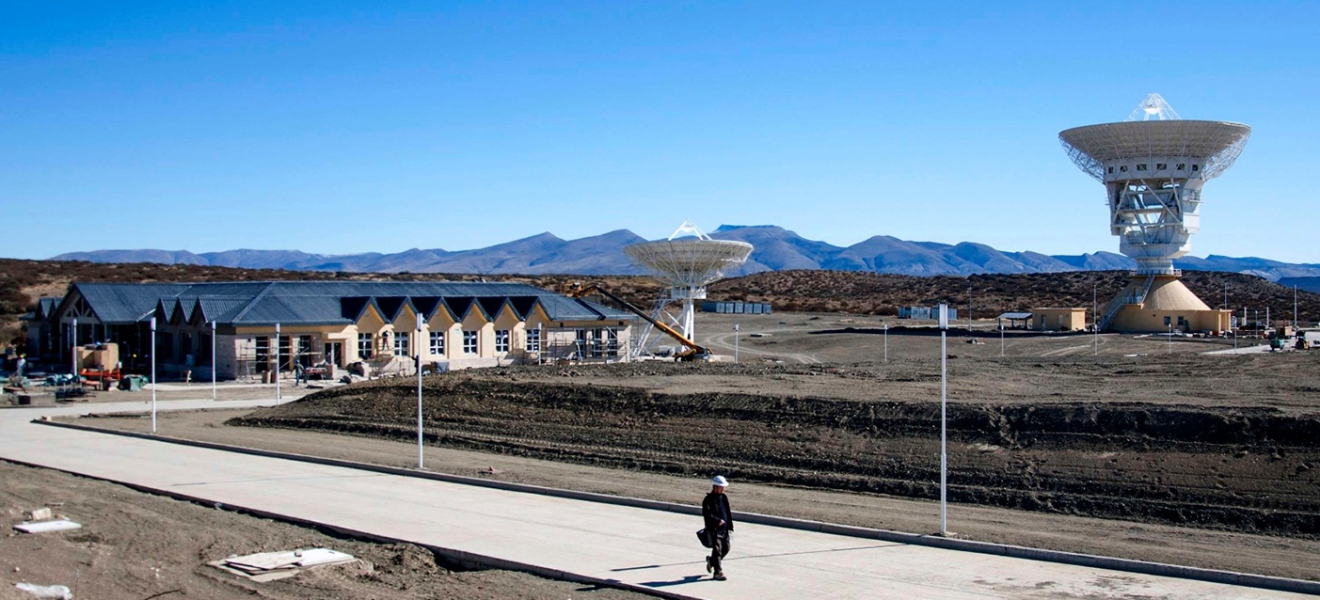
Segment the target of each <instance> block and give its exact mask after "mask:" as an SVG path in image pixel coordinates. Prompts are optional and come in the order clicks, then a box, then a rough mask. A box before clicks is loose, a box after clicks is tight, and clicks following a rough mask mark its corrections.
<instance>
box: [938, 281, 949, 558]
mask: <svg viewBox="0 0 1320 600" xmlns="http://www.w3.org/2000/svg"><path fill="white" fill-rule="evenodd" d="M948 329H949V306H948V305H947V304H940V535H942V536H947V535H949V520H948V514H949V504H948V503H949V494H948V488H949V436H948V400H947V392H948V369H947V363H948V356H949V355H948V352H947V351H946V346H945V345H946V343H947V342H946V336H947V334H948Z"/></svg>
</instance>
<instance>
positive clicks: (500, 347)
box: [495, 329, 509, 352]
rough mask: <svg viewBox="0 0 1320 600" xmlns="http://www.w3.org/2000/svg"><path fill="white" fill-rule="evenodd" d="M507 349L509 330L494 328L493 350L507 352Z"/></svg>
mask: <svg viewBox="0 0 1320 600" xmlns="http://www.w3.org/2000/svg"><path fill="white" fill-rule="evenodd" d="M508 351H509V330H508V329H496V330H495V352H508Z"/></svg>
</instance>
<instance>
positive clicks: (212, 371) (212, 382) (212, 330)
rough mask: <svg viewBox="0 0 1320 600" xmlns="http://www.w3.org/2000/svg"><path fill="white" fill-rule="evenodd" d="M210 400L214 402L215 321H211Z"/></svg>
mask: <svg viewBox="0 0 1320 600" xmlns="http://www.w3.org/2000/svg"><path fill="white" fill-rule="evenodd" d="M211 399H212V400H215V399H216V395H215V321H211Z"/></svg>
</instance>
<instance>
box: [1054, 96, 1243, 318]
mask: <svg viewBox="0 0 1320 600" xmlns="http://www.w3.org/2000/svg"><path fill="white" fill-rule="evenodd" d="M1250 136H1251V128H1250V127H1248V126H1246V125H1243V124H1241V123H1229V122H1225V121H1197V120H1184V119H1181V118H1180V117H1179V116H1178V113H1177V112H1175V111H1174V110H1173V107H1171V106H1169V103H1168V102H1165V101H1164V98H1163V97H1161V96H1160V95H1159V94H1151V95H1149V96H1147V97H1146V99H1145V100H1142V102H1141V104H1139V105H1138V106H1137V108H1136V109H1135V110H1133V111H1132V114H1131V115H1129V116H1128V118H1127V120H1126V121H1123V122H1120V123H1101V124H1098V125H1087V126H1085V127H1075V128H1073V129H1068V130H1065V131H1063V132H1061V133H1059V142H1060V143H1061V144H1063V148H1064V150H1065V151H1067V153H1068V158H1071V159H1072V161H1073V163H1074V164H1076V165H1077V167H1078V168H1080V169H1081V170H1082V171H1083V172H1085V173H1086V174H1087V175H1090V176H1091V177H1094V178H1095V179H1096V180H1097V181H1099V182H1101V183H1103V184H1104V185H1105V192H1106V195H1107V197H1108V204H1109V230H1110V232H1111V233H1113V234H1114V235H1116V236H1118V237H1119V251H1120V252H1122V253H1123V254H1125V255H1127V256H1129V257H1132V258H1133V259H1134V260H1136V261H1137V270H1136V273H1134V274H1133V275H1134V277H1133V282H1132V284H1131V285H1129V286H1128V288H1127V289H1125V290H1124V291H1123V292H1122V293H1120V294H1119V297H1117V298H1115V299H1114V300H1113V301H1111V302H1110V303H1109V304H1108V305H1107V309H1108V310H1106V311H1104V313H1105V314H1102V315H1099V317H1100V319H1101V320H1100V321H1099V323H1098V326H1099V327H1100V328H1102V329H1103V328H1104V327H1105V326H1106V325H1108V323H1109V322H1110V321H1111V320H1112V319H1113V318H1114V316H1116V315H1117V313H1118V312H1119V311H1120V310H1121V309H1122V308H1123V306H1127V305H1138V306H1143V307H1144V308H1146V309H1155V308H1157V307H1153V306H1147V305H1146V304H1147V302H1146V300H1147V297H1148V296H1152V291H1153V290H1154V289H1161V290H1164V292H1165V293H1164V294H1159V295H1160V296H1163V295H1170V296H1176V297H1179V298H1182V300H1183V301H1182V302H1180V303H1179V304H1180V306H1179V307H1178V308H1177V309H1176V310H1182V311H1187V310H1198V311H1199V310H1205V311H1208V310H1210V308H1209V307H1208V306H1205V303H1203V302H1200V300H1199V299H1198V300H1196V304H1199V307H1198V308H1189V307H1187V302H1186V300H1187V298H1186V296H1187V295H1191V291H1190V290H1186V286H1184V285H1183V284H1182V282H1180V281H1177V278H1178V277H1179V276H1180V275H1181V273H1180V272H1179V271H1178V270H1177V269H1174V268H1173V259H1175V258H1180V257H1182V256H1184V255H1186V254H1187V253H1188V252H1189V251H1190V250H1191V248H1192V244H1191V237H1192V234H1194V233H1196V232H1197V231H1199V230H1200V228H1201V187H1202V186H1203V185H1205V182H1207V181H1209V180H1211V179H1214V178H1215V177H1218V176H1219V175H1221V174H1223V172H1224V171H1226V170H1228V168H1229V167H1231V166H1233V162H1234V161H1236V160H1237V157H1238V155H1240V154H1241V153H1242V149H1243V147H1245V146H1246V144H1247V138H1249V137H1250ZM1164 288H1168V289H1164ZM1175 288H1181V289H1175ZM1184 291H1185V293H1184ZM1192 298H1195V296H1194V295H1192ZM1169 308H1170V311H1173V310H1175V309H1174V308H1173V307H1169ZM1216 329H1219V328H1218V327H1216Z"/></svg>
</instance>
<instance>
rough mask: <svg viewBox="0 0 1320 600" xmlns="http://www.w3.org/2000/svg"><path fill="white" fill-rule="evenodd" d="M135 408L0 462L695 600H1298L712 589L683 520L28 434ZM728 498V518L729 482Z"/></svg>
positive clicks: (756, 529)
mask: <svg viewBox="0 0 1320 600" xmlns="http://www.w3.org/2000/svg"><path fill="white" fill-rule="evenodd" d="M164 404H165V405H166V406H167V407H168V408H169V409H187V408H201V407H205V406H208V405H211V403H210V402H209V401H177V402H169V403H164ZM257 404H262V402H261V401H244V402H222V403H220V405H222V406H226V407H234V406H245V405H247V406H250V405H257ZM266 404H269V402H266ZM142 409H143V405H142V404H141V403H137V402H134V403H130V404H125V405H116V404H99V405H80V406H76V407H59V408H35V409H8V410H0V457H3V458H9V459H14V460H19V461H23V462H27V463H32V464H39V465H44V466H47V467H51V468H55V469H60V470H64V471H69V472H73V473H79V474H84V475H88V476H93V477H99V478H105V479H110V480H115V481H122V482H127V483H132V484H135V485H138V486H145V487H149V488H153V489H157V490H164V491H169V492H174V493H182V494H188V495H190V496H194V497H198V498H204V499H206V500H208V501H212V502H220V503H224V504H230V505H235V506H242V507H247V508H252V509H257V510H262V511H267V512H270V513H274V514H278V515H284V516H289V517H296V518H299V519H305V520H311V521H316V522H321V523H326V524H330V525H333V526H337V527H343V528H348V529H353V530H358V531H365V532H370V533H374V534H377V535H381V536H386V537H390V538H395V539H399V540H405V541H411V542H416V543H421V544H427V545H432V546H440V547H445V548H451V549H457V550H462V551H467V552H472V553H477V554H481V555H486V556H493V557H498V558H503V559H506V560H511V561H516V562H520V563H525V564H532V565H538V566H542V567H548V568H552V569H557V570H561V571H565V572H570V573H578V574H582V575H587V576H592V577H598V578H603V579H614V580H618V581H623V582H627V583H631V584H636V585H639V586H644V587H648V588H653V589H660V590H665V591H667V592H671V593H675V594H681V595H684V596H689V597H694V598H710V599H713V600H718V599H773V598H813V599H826V598H895V599H897V598H904V599H908V598H930V599H952V598H1024V599H1063V598H1086V599H1091V600H1096V599H1107V598H1134V599H1135V598H1164V599H1171V600H1177V599H1189V600H1190V599H1192V598H1215V599H1230V598H1231V599H1249V598H1250V599H1254V598H1262V599H1263V598H1302V597H1304V596H1301V595H1296V594H1287V593H1281V592H1272V591H1264V590H1258V589H1252V588H1244V587H1235V586H1227V585H1219V584H1211V583H1203V582H1198V581H1187V580H1181V579H1170V578H1161V577H1154V576H1147V575H1134V574H1130V573H1121V572H1113V571H1105V570H1099V569H1092V568H1086V567H1076V566H1069V565H1061V564H1055V563H1047V562H1035V561H1030V560H1023V559H1014V558H1005V557H1000V556H992V555H986V554H976V553H970V552H960V551H952V550H941V549H936V548H930V547H923V546H910V545H905V544H896V543H889V542H877V541H873V540H863V539H858V538H850V537H844V536H836V535H827V534H821V533H814V532H806V531H799V530H792V529H782V528H776V527H768V526H757V525H751V524H742V525H739V526H738V527H737V533H736V535H735V539H734V544H733V553H732V554H731V555H730V556H729V559H728V562H727V564H726V569H725V570H726V572H727V573H728V575H729V581H726V582H716V581H712V580H710V579H709V577H708V576H707V575H706V573H705V569H704V562H703V549H702V548H701V547H700V546H699V545H698V543H697V540H696V537H695V536H694V534H693V532H694V531H696V530H697V529H698V528H699V527H700V522H699V519H697V518H695V517H692V516H687V515H680V514H675V513H668V512H661V511H654V510H647V509H640V508H630V507H623V506H616V505H609V504H599V503H593V502H586V501H580V500H569V499H564V498H553V497H545V496H538V495H532V494H526V493H517V492H508V491H500V490H494V489H487V488H481V487H473V486H466V485H460V484H451V483H444V482H438V481H431V480H425V479H417V478H410V477H403V476H394V475H384V474H378V473H372V472H363V471H358V470H354V469H347V468H339V467H330V466H321V465H313V464H307V463H302V462H297V461H290V460H282V459H274V458H265V457H258V456H250V455H243V454H233V453H228V452H223V451H218V450H207V449H201V448H192V447H187V446H180V445H174V444H168V443H163V442H156V441H151V440H142V439H133V438H125V437H119V436H113V435H105V434H98V433H89V432H82V431H74V430H67V429H61V428H55V427H48V426H41V425H35V424H30V423H28V422H27V421H28V420H29V419H32V418H35V417H36V416H38V415H41V414H48V415H55V414H78V413H84V412H88V411H89V410H96V411H98V412H115V411H123V410H131V411H140V410H142ZM161 433H162V434H166V435H167V434H168V431H161ZM730 493H731V498H732V500H733V503H734V507H735V508H736V507H737V498H738V496H737V494H738V486H737V482H736V481H735V482H733V485H732V486H731V487H730ZM693 500H694V502H695V501H697V500H698V498H693ZM75 517H76V518H78V519H81V520H83V521H85V522H89V523H95V520H96V515H76V516H75ZM1300 558H1301V557H1299V559H1300Z"/></svg>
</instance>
